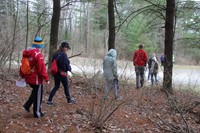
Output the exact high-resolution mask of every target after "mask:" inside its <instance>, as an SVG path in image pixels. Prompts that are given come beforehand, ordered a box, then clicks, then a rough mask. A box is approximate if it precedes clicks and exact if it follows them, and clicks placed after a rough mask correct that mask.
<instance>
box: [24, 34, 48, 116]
mask: <svg viewBox="0 0 200 133" xmlns="http://www.w3.org/2000/svg"><path fill="white" fill-rule="evenodd" d="M43 47H44V42H43V41H42V39H41V38H40V37H36V38H35V39H34V41H33V43H32V48H27V49H26V50H24V51H23V57H28V59H29V64H30V67H31V73H30V74H23V73H22V71H21V70H20V76H21V77H22V78H24V79H25V81H26V83H27V84H29V86H30V87H31V88H32V92H31V95H30V96H29V98H28V100H27V101H26V103H25V104H24V105H23V108H24V109H25V110H26V111H27V112H30V107H31V105H32V104H33V116H34V118H40V117H43V116H44V113H42V112H41V102H42V94H43V80H44V81H45V82H47V83H49V77H48V74H47V71H46V67H45V63H44V58H43V55H42V53H41V49H42V48H43Z"/></svg>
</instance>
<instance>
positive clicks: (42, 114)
mask: <svg viewBox="0 0 200 133" xmlns="http://www.w3.org/2000/svg"><path fill="white" fill-rule="evenodd" d="M44 116H45V113H41V115H40V116H34V118H41V117H44Z"/></svg>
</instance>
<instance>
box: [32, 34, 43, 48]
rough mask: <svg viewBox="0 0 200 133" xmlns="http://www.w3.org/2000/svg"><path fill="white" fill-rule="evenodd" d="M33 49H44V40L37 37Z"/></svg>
mask: <svg viewBox="0 0 200 133" xmlns="http://www.w3.org/2000/svg"><path fill="white" fill-rule="evenodd" d="M32 47H34V48H44V42H43V41H42V38H41V37H39V36H37V37H36V38H35V39H34V41H33V42H32Z"/></svg>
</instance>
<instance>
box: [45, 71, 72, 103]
mask: <svg viewBox="0 0 200 133" xmlns="http://www.w3.org/2000/svg"><path fill="white" fill-rule="evenodd" d="M60 82H61V83H62V84H63V87H64V92H65V96H66V98H67V101H68V102H69V101H70V93H69V85H68V79H67V76H65V77H63V76H61V75H60V73H58V74H56V75H55V76H54V84H55V86H54V87H53V89H52V90H51V93H50V95H49V99H48V101H52V99H53V97H54V95H55V94H56V91H57V90H58V89H59V87H60Z"/></svg>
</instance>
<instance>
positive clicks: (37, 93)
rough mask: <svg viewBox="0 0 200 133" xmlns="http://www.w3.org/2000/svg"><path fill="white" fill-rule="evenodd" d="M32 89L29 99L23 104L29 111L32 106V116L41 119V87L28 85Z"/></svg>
mask: <svg viewBox="0 0 200 133" xmlns="http://www.w3.org/2000/svg"><path fill="white" fill-rule="evenodd" d="M30 87H31V88H32V92H31V95H30V96H29V99H28V100H27V101H26V103H25V104H24V107H25V108H27V109H29V108H30V107H31V105H32V104H33V116H34V117H41V113H42V112H41V102H42V94H43V85H42V84H40V85H30Z"/></svg>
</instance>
